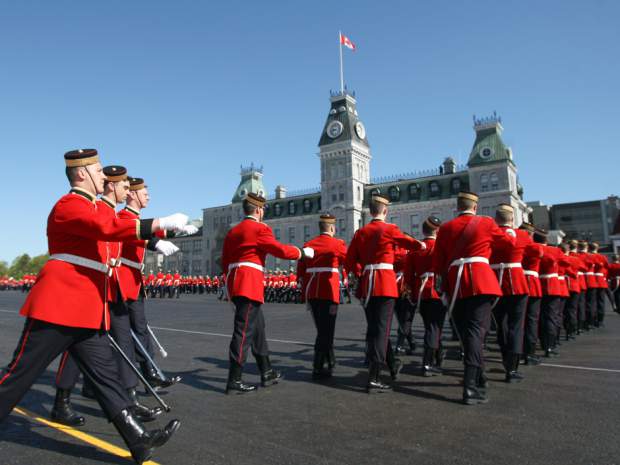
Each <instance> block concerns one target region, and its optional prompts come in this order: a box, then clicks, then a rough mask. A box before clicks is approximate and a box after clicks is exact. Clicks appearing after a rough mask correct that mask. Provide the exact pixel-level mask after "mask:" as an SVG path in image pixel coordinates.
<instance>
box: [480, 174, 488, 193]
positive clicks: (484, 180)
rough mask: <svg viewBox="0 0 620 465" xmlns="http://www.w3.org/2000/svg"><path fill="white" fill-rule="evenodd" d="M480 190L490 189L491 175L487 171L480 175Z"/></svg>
mask: <svg viewBox="0 0 620 465" xmlns="http://www.w3.org/2000/svg"><path fill="white" fill-rule="evenodd" d="M480 190H481V191H482V192H486V191H488V190H489V175H488V174H486V173H482V174H481V175H480Z"/></svg>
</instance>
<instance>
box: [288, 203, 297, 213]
mask: <svg viewBox="0 0 620 465" xmlns="http://www.w3.org/2000/svg"><path fill="white" fill-rule="evenodd" d="M296 211H297V205H295V202H293V201H292V200H291V201H290V202H289V203H288V214H289V215H294V214H295V212H296Z"/></svg>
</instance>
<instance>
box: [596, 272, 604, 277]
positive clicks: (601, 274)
mask: <svg viewBox="0 0 620 465" xmlns="http://www.w3.org/2000/svg"><path fill="white" fill-rule="evenodd" d="M594 276H598V277H599V278H604V277H605V275H604V274H603V273H594Z"/></svg>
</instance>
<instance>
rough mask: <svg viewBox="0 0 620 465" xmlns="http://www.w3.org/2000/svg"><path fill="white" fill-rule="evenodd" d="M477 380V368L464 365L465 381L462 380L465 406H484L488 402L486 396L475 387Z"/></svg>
mask: <svg viewBox="0 0 620 465" xmlns="http://www.w3.org/2000/svg"><path fill="white" fill-rule="evenodd" d="M478 378H479V370H478V367H474V366H470V365H465V379H464V380H463V403H464V404H465V405H477V404H486V403H487V402H488V401H489V400H488V399H487V396H486V394H485V393H484V392H482V391H481V390H480V389H478V386H476V384H477V382H478Z"/></svg>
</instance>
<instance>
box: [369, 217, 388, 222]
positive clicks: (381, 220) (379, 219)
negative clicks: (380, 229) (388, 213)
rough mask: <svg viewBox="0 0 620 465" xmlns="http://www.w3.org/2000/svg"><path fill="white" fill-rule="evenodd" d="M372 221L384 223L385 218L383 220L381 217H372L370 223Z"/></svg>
mask: <svg viewBox="0 0 620 465" xmlns="http://www.w3.org/2000/svg"><path fill="white" fill-rule="evenodd" d="M373 221H378V222H379V223H385V220H383V219H381V218H373V219H372V220H371V223H372V222H373Z"/></svg>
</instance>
